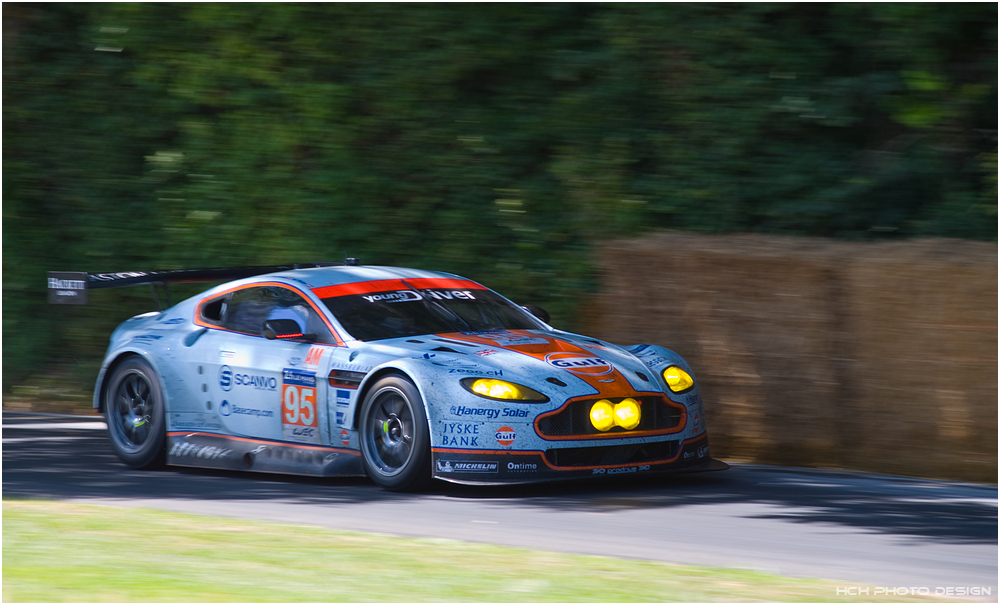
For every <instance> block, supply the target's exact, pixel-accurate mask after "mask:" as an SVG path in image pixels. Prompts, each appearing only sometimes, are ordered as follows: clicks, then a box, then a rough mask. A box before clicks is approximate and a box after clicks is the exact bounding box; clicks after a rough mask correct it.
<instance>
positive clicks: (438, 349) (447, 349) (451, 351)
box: [431, 347, 466, 355]
mask: <svg viewBox="0 0 1000 605" xmlns="http://www.w3.org/2000/svg"><path fill="white" fill-rule="evenodd" d="M431 351H440V352H441V353H459V354H461V355H466V353H465V351H456V350H455V349H452V348H451V347H436V348H433V349H431Z"/></svg>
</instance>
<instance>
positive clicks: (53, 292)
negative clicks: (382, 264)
mask: <svg viewBox="0 0 1000 605" xmlns="http://www.w3.org/2000/svg"><path fill="white" fill-rule="evenodd" d="M357 264H358V262H357V260H356V259H353V258H349V259H347V260H346V261H345V262H342V263H327V262H315V263H295V264H291V265H271V266H259V267H224V268H218V269H171V270H168V271H122V272H120V273H86V272H82V271H49V272H48V289H49V303H51V304H54V305H85V304H87V292H88V291H89V290H99V289H101V288H125V287H128V286H145V285H149V286H150V287H151V288H152V290H153V299H154V300H156V304H157V306H160V298H159V296H157V293H156V286H163V288H164V290H165V292H166V301H167V306H168V307H169V306H170V288H169V284H171V283H184V282H208V281H230V280H234V279H242V278H244V277H253V276H255V275H264V274H265V273H276V272H278V271H291V270H293V269H309V268H312V267H337V266H344V265H357ZM161 310H162V309H161Z"/></svg>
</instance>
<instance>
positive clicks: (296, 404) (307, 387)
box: [281, 368, 320, 443]
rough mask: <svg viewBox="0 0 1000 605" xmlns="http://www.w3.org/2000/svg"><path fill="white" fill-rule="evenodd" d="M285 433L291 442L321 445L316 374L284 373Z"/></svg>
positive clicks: (282, 417)
mask: <svg viewBox="0 0 1000 605" xmlns="http://www.w3.org/2000/svg"><path fill="white" fill-rule="evenodd" d="M281 432H282V435H283V436H284V438H285V439H287V440H288V441H299V442H305V443H319V442H320V439H319V410H318V409H317V407H316V373H315V372H305V371H303V370H295V369H287V368H286V369H285V370H283V371H282V373H281Z"/></svg>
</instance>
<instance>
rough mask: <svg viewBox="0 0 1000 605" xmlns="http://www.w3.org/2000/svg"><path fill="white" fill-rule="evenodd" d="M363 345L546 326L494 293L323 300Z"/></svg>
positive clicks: (403, 293)
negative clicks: (450, 334) (363, 342)
mask: <svg viewBox="0 0 1000 605" xmlns="http://www.w3.org/2000/svg"><path fill="white" fill-rule="evenodd" d="M322 301H323V303H324V304H325V305H326V306H327V308H328V309H330V311H331V312H332V313H333V314H334V316H335V317H336V318H337V320H339V321H340V324H341V325H342V326H344V329H345V330H347V331H348V332H349V333H350V334H351V336H353V337H354V338H357V339H358V340H382V339H384V338H398V337H400V336H418V335H422V334H441V333H446V332H485V331H490V330H501V329H505V330H540V329H544V328H545V326H543V325H542V324H541V323H539V322H537V321H535V320H534V319H533V318H532V317H531V316H530V315H529V314H528V313H527V312H525V311H523V310H522V309H520V308H519V307H517V306H515V305H513V304H511V303H510V302H509V301H507V300H504V299H503V298H501V297H500V296H499V295H497V294H495V293H494V292H492V291H490V290H482V289H480V290H477V289H469V290H450V289H438V288H435V289H426V290H425V289H420V290H415V289H410V290H392V291H386V292H366V293H363V294H347V295H344V296H334V297H331V298H324V299H322Z"/></svg>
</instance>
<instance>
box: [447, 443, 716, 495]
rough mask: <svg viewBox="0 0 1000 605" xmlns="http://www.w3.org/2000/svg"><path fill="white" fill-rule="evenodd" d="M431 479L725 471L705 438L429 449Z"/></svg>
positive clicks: (479, 480)
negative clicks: (529, 447)
mask: <svg viewBox="0 0 1000 605" xmlns="http://www.w3.org/2000/svg"><path fill="white" fill-rule="evenodd" d="M432 465H433V469H432V473H433V476H434V477H435V478H437V479H441V480H443V481H450V482H452V483H467V484H478V485H482V484H497V483H534V482H537V481H551V480H555V479H582V478H589V477H607V476H614V475H626V474H639V473H642V474H645V473H683V472H701V471H712V470H724V469H726V468H728V465H726V464H725V463H723V462H719V461H717V460H712V458H711V454H710V451H709V447H708V436H707V435H705V434H702V435H698V436H696V437H693V438H690V439H686V440H683V441H682V440H680V439H677V440H673V441H670V440H666V441H662V440H661V441H655V442H645V443H637V444H632V445H616V446H607V447H600V446H588V447H575V448H559V447H553V448H550V449H547V450H545V451H517V450H490V451H483V450H464V451H463V450H456V449H448V448H433V450H432Z"/></svg>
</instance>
